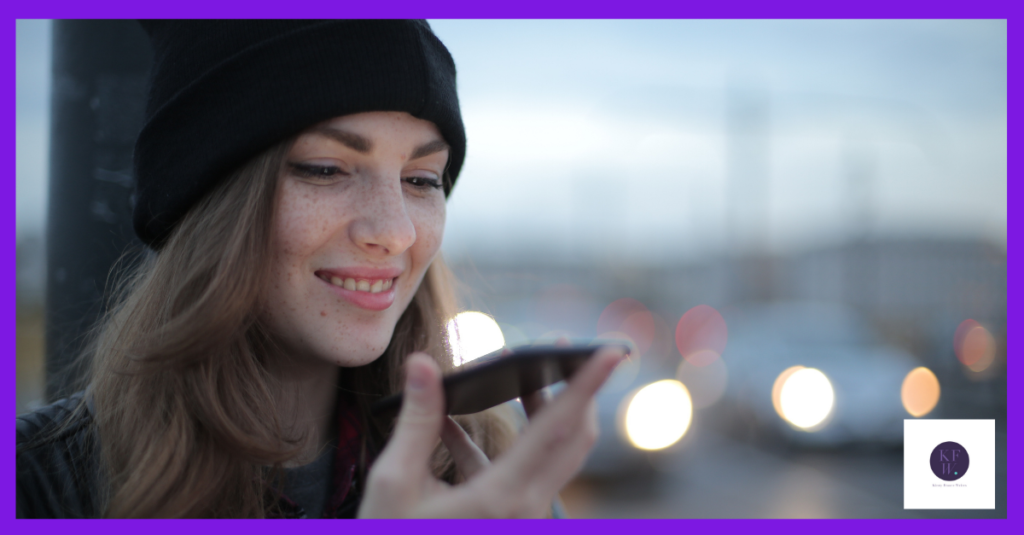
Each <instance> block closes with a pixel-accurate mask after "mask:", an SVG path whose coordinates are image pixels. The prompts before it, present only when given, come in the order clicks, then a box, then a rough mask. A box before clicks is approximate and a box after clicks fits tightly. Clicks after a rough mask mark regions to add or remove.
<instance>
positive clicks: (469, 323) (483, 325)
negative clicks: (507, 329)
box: [448, 310, 505, 366]
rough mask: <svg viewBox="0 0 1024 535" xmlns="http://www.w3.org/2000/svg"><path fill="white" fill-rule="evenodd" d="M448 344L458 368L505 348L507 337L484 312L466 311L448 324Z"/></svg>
mask: <svg viewBox="0 0 1024 535" xmlns="http://www.w3.org/2000/svg"><path fill="white" fill-rule="evenodd" d="M448 344H449V345H450V346H451V348H452V357H453V358H454V360H455V365H456V366H461V365H463V364H465V363H467V362H470V361H472V360H474V359H478V358H480V357H482V356H484V355H486V354H488V353H491V352H493V351H497V350H499V349H501V348H502V347H504V345H505V337H504V336H503V335H502V334H501V328H500V327H498V323H497V322H496V321H494V318H492V317H490V316H488V315H487V314H484V313H482V312H475V311H472V310H470V311H466V312H460V313H458V314H456V315H455V317H454V318H452V319H451V321H449V322H448Z"/></svg>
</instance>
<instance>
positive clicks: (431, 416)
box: [388, 353, 444, 470]
mask: <svg viewBox="0 0 1024 535" xmlns="http://www.w3.org/2000/svg"><path fill="white" fill-rule="evenodd" d="M443 425H444V391H443V389H442V386H441V370H440V369H439V368H438V367H437V364H436V363H435V362H434V359H432V358H430V357H429V356H428V355H426V354H424V353H413V354H412V355H409V358H408V359H407V360H406V363H405V392H404V393H403V395H402V409H401V411H399V413H398V422H397V424H396V425H395V433H394V435H393V436H392V437H391V443H390V444H388V447H389V449H392V450H393V451H392V452H391V453H392V454H393V455H394V456H395V457H394V458H393V460H395V461H397V462H399V463H400V464H401V465H403V466H405V467H406V468H407V469H418V468H422V469H424V470H426V469H427V461H428V460H429V458H430V455H431V453H432V452H433V450H434V447H435V445H436V444H437V441H438V439H439V438H440V436H441V428H442V426H443Z"/></svg>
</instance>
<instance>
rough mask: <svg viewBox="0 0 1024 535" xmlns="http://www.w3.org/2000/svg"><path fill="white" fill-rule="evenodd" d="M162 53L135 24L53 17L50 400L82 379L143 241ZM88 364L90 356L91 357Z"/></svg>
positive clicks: (48, 303)
mask: <svg viewBox="0 0 1024 535" xmlns="http://www.w3.org/2000/svg"><path fill="white" fill-rule="evenodd" d="M151 61H152V53H151V51H150V48H149V41H148V39H147V38H146V34H145V32H143V31H142V29H141V28H140V27H139V25H138V23H136V22H134V21H98V20H66V21H54V23H53V94H52V102H51V124H50V198H49V214H48V216H47V240H46V241H47V251H46V258H47V274H46V288H47V291H46V397H47V400H49V401H53V400H55V399H59V398H62V397H65V396H67V395H68V394H70V393H72V392H73V390H74V389H75V388H77V387H78V386H80V385H79V384H78V379H79V378H80V373H81V371H82V370H81V369H80V367H79V366H76V365H75V364H76V363H78V357H79V354H80V353H81V351H82V349H83V343H84V342H85V340H86V338H87V337H88V330H89V329H90V327H92V326H93V324H94V323H95V322H96V320H97V318H98V317H99V314H100V313H101V312H102V311H103V310H104V305H105V301H106V298H107V297H109V294H110V290H111V285H112V282H113V279H108V275H109V273H110V270H111V267H112V266H113V265H114V264H115V262H116V261H117V260H118V259H119V258H120V257H121V255H122V254H124V253H125V252H128V251H133V252H135V256H132V257H130V258H129V259H128V262H127V264H130V263H131V262H132V260H133V259H135V258H137V253H138V252H139V251H141V250H142V245H141V243H140V242H139V241H138V239H137V238H136V237H135V235H134V234H133V233H132V226H131V194H132V188H133V185H132V178H131V168H132V147H133V145H134V142H135V136H136V135H137V134H138V132H139V129H140V128H141V127H142V119H143V113H144V110H145V102H146V84H147V80H148V75H149V66H150V63H151ZM81 364H84V363H81Z"/></svg>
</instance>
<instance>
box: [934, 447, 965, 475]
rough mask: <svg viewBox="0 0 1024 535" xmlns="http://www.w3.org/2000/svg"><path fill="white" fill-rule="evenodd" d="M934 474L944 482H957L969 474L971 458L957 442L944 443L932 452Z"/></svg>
mask: <svg viewBox="0 0 1024 535" xmlns="http://www.w3.org/2000/svg"><path fill="white" fill-rule="evenodd" d="M931 463H932V472H934V473H935V476H936V477H938V478H939V479H942V480H944V481H956V480H958V479H960V478H961V477H964V474H966V473H967V468H968V467H969V466H970V465H971V458H970V456H968V455H967V450H966V449H964V447H963V446H961V445H960V444H957V443H956V442H943V443H942V444H939V445H938V446H935V449H934V450H932V457H931Z"/></svg>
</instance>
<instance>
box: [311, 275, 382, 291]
mask: <svg viewBox="0 0 1024 535" xmlns="http://www.w3.org/2000/svg"><path fill="white" fill-rule="evenodd" d="M324 280H326V281H327V282H330V283H331V284H333V285H335V286H340V287H342V288H344V289H346V290H351V291H353V292H370V293H372V294H376V293H380V292H383V291H386V290H389V289H390V288H391V283H392V282H393V280H392V279H387V280H374V281H368V280H364V279H358V280H356V279H351V278H349V279H342V278H341V277H331V278H330V279H328V278H327V277H324Z"/></svg>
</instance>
